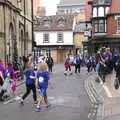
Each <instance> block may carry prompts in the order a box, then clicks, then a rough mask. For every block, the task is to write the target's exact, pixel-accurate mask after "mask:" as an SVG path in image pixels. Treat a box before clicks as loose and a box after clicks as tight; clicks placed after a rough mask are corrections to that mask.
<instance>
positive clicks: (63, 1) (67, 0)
mask: <svg viewBox="0 0 120 120" xmlns="http://www.w3.org/2000/svg"><path fill="white" fill-rule="evenodd" d="M81 2H83V3H84V2H85V0H60V4H62V5H64V4H80V3H81Z"/></svg>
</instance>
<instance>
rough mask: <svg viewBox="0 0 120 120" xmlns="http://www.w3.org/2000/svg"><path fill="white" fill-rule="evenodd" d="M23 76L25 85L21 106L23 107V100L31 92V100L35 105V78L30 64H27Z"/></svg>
mask: <svg viewBox="0 0 120 120" xmlns="http://www.w3.org/2000/svg"><path fill="white" fill-rule="evenodd" d="M24 75H25V79H26V81H25V84H26V92H25V94H24V95H23V96H22V98H21V102H20V103H21V104H22V105H23V104H24V102H23V101H24V99H25V98H26V97H27V96H28V95H29V94H30V92H31V90H32V92H33V99H34V104H37V95H36V85H35V79H36V76H35V72H34V69H33V65H32V64H29V63H27V68H26V70H25V72H24Z"/></svg>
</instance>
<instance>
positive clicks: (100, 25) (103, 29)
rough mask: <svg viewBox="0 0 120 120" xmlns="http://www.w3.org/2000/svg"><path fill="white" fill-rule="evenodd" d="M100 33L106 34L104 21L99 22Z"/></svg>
mask: <svg viewBox="0 0 120 120" xmlns="http://www.w3.org/2000/svg"><path fill="white" fill-rule="evenodd" d="M99 32H100V33H103V32H105V24H104V20H99Z"/></svg>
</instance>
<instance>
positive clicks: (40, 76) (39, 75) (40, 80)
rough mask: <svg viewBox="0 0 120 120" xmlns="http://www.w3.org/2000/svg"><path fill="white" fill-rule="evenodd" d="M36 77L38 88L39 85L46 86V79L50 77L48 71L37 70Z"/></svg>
mask: <svg viewBox="0 0 120 120" xmlns="http://www.w3.org/2000/svg"><path fill="white" fill-rule="evenodd" d="M37 78H38V88H41V87H44V88H47V87H48V80H49V79H50V76H49V72H48V71H45V72H38V73H37Z"/></svg>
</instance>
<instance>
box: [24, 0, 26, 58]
mask: <svg viewBox="0 0 120 120" xmlns="http://www.w3.org/2000/svg"><path fill="white" fill-rule="evenodd" d="M25 16H26V8H25V0H24V55H25V56H26V18H25Z"/></svg>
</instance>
